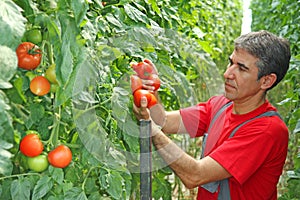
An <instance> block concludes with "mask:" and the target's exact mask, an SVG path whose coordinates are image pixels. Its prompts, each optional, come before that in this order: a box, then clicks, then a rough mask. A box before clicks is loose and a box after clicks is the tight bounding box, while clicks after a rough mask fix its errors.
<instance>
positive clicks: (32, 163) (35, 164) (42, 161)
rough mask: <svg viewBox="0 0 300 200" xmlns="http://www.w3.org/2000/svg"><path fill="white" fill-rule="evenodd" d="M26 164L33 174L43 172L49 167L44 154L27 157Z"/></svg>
mask: <svg viewBox="0 0 300 200" xmlns="http://www.w3.org/2000/svg"><path fill="white" fill-rule="evenodd" d="M27 164H28V168H29V169H31V170H33V171H35V172H42V171H45V170H46V169H47V168H48V165H49V163H48V159H47V156H46V155H44V154H41V155H38V156H35V157H28V158H27Z"/></svg>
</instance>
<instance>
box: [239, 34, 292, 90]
mask: <svg viewBox="0 0 300 200" xmlns="http://www.w3.org/2000/svg"><path fill="white" fill-rule="evenodd" d="M234 45H235V49H237V50H238V49H244V50H246V51H247V52H248V53H250V54H251V55H253V56H255V57H256V58H258V61H257V63H256V65H257V67H258V79H260V78H261V77H263V76H265V75H269V74H271V73H274V74H276V76H277V80H276V82H275V83H274V84H273V85H272V87H271V88H273V87H275V86H276V85H277V84H278V83H279V82H280V81H281V80H282V79H283V77H284V76H285V74H286V72H287V70H288V68H289V63H290V58H291V52H290V44H289V42H288V41H287V40H286V39H284V38H280V37H278V36H276V35H274V34H272V33H270V32H268V31H265V30H262V31H258V32H250V33H247V34H245V35H241V36H240V37H238V38H237V39H236V40H235V41H234ZM271 88H269V89H271Z"/></svg>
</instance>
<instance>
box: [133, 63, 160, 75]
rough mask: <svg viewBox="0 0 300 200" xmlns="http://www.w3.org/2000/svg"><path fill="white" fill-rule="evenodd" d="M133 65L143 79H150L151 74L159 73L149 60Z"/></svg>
mask: <svg viewBox="0 0 300 200" xmlns="http://www.w3.org/2000/svg"><path fill="white" fill-rule="evenodd" d="M131 67H132V68H133V70H134V71H135V72H136V73H137V75H138V76H139V77H140V78H141V79H149V76H150V75H151V74H157V72H156V69H155V68H154V65H150V64H149V63H147V62H139V63H137V64H132V65H131Z"/></svg>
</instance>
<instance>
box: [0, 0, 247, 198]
mask: <svg viewBox="0 0 300 200" xmlns="http://www.w3.org/2000/svg"><path fill="white" fill-rule="evenodd" d="M0 6H1V11H0V24H1V27H7V28H3V29H1V30H0V32H1V34H0V45H2V46H6V47H8V48H10V49H11V50H13V51H14V50H15V49H16V47H17V45H18V44H19V43H20V42H21V41H25V40H26V37H25V31H28V30H31V29H38V30H40V31H41V33H42V38H43V40H42V42H40V43H39V44H37V45H38V46H40V48H41V50H42V52H43V59H42V63H41V65H40V66H39V67H38V68H37V69H35V70H32V71H26V70H22V69H16V68H12V69H11V68H7V69H11V70H10V71H11V73H12V74H13V76H7V77H9V78H6V79H4V80H1V81H2V82H1V85H5V87H1V90H0V111H1V112H0V124H1V126H0V144H1V145H0V159H1V162H0V199H8V200H9V199H52V200H54V199H72V200H73V199H139V176H138V172H139V140H138V134H139V132H138V131H139V129H138V126H137V123H136V120H135V119H134V118H133V116H132V111H131V108H132V96H131V95H130V85H129V75H130V74H132V73H133V71H132V69H131V67H130V65H129V64H130V62H132V61H141V60H142V59H144V58H148V59H150V60H152V62H153V63H155V65H156V67H157V69H158V71H159V75H160V78H161V80H162V85H161V89H160V91H159V92H160V96H161V101H163V103H164V105H165V107H166V109H178V108H180V107H183V106H187V105H192V104H195V103H196V102H198V101H199V100H205V99H207V98H208V95H212V94H216V93H218V92H219V90H220V85H219V83H220V82H221V77H220V73H219V71H218V68H217V67H216V64H215V63H222V60H227V59H226V58H227V56H228V55H229V54H230V53H231V48H232V40H233V39H234V38H235V37H236V36H237V35H239V33H240V29H239V27H240V26H241V20H240V19H241V4H240V2H239V1H238V0H235V1H223V0H222V1H221V0H218V1H214V3H212V2H210V1H208V2H206V3H205V2H202V1H199V0H192V1H186V0H181V1H168V0H163V1H153V0H140V1H127V0H120V1H118V0H111V1H108V2H101V1H99V0H96V1H85V0H75V1H74V0H14V1H11V0H4V1H1V2H0ZM236 18H237V19H238V20H235V19H236ZM233 22H234V23H233ZM1 56H2V55H1ZM10 57H12V56H10ZM5 63H7V62H5ZM5 63H2V64H5ZM53 64H55V66H56V68H55V73H56V79H57V82H58V84H52V86H53V89H52V92H51V93H49V94H47V95H45V96H35V95H34V94H32V93H31V92H30V89H29V84H30V81H31V80H32V79H33V77H35V76H37V75H43V74H44V73H45V72H46V70H47V69H48V67H50V66H53ZM187 97H188V98H187ZM27 130H35V131H37V132H38V133H39V134H40V137H41V139H42V140H43V143H44V145H45V153H47V152H50V150H52V149H54V148H55V147H56V146H58V145H59V144H65V145H67V146H69V147H70V148H71V150H72V154H73V159H72V162H71V164H70V165H69V166H68V167H66V168H64V169H61V168H54V167H52V166H49V167H48V169H47V170H45V171H44V172H41V173H34V172H32V171H30V170H29V169H28V168H27V166H26V157H24V156H23V155H22V154H21V153H20V152H19V143H20V139H21V138H22V137H23V136H24V135H25V134H26V131H27ZM153 168H154V171H153V197H154V198H155V199H159V198H162V199H171V196H172V186H174V185H172V183H171V182H170V180H169V179H168V176H169V175H170V174H171V171H170V169H169V168H168V167H167V166H165V164H164V163H163V162H162V161H161V160H160V159H159V156H158V155H157V154H155V153H153ZM174 187H175V186H174Z"/></svg>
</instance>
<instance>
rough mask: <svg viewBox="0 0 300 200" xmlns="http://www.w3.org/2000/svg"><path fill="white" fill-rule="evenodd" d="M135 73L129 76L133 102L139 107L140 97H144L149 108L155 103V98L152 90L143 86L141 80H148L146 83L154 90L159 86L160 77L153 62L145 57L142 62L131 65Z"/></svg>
mask: <svg viewBox="0 0 300 200" xmlns="http://www.w3.org/2000/svg"><path fill="white" fill-rule="evenodd" d="M131 67H132V68H133V70H134V71H135V72H136V74H134V75H132V76H131V77H130V83H131V90H132V94H133V97H134V104H135V105H136V106H137V107H141V98H142V97H144V96H145V97H146V98H147V102H148V105H147V107H148V108H150V107H152V106H153V105H155V104H156V103H157V99H156V97H155V96H154V94H153V93H152V92H150V91H149V90H147V89H145V88H143V81H142V80H148V82H147V84H148V85H151V86H153V87H154V91H156V90H158V89H159V87H160V79H159V77H158V74H157V70H156V68H155V66H154V65H153V63H152V62H151V61H150V60H148V59H145V60H144V61H143V62H139V63H134V64H132V65H131Z"/></svg>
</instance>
